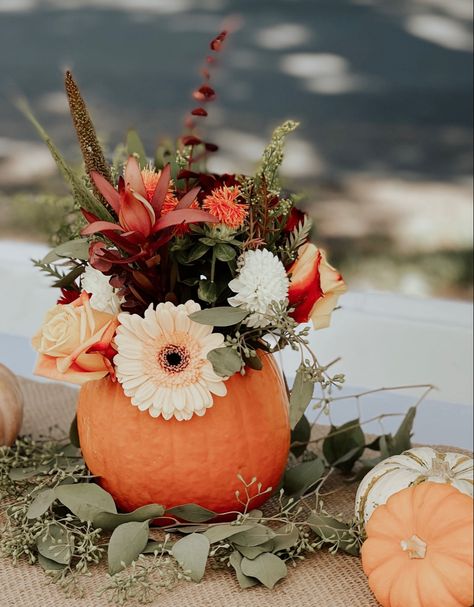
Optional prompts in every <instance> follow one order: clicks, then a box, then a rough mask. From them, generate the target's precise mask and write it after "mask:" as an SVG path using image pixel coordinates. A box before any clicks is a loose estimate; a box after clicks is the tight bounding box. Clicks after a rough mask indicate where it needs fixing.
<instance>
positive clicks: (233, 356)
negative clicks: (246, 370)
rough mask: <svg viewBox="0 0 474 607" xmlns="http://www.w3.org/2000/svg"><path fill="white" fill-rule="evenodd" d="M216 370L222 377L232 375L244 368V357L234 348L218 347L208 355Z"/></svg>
mask: <svg viewBox="0 0 474 607" xmlns="http://www.w3.org/2000/svg"><path fill="white" fill-rule="evenodd" d="M207 358H208V360H210V361H211V363H212V366H213V368H214V371H215V372H216V373H217V375H220V376H222V377H231V376H232V375H234V373H237V372H238V371H240V369H241V368H242V359H241V358H240V356H239V354H238V353H237V351H236V350H234V349H233V348H227V347H224V348H216V349H215V350H211V351H210V352H209V354H208V355H207Z"/></svg>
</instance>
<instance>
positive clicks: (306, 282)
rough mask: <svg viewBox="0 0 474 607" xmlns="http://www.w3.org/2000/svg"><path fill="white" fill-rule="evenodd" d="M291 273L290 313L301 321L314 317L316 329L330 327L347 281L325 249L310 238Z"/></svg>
mask: <svg viewBox="0 0 474 607" xmlns="http://www.w3.org/2000/svg"><path fill="white" fill-rule="evenodd" d="M288 274H289V275H290V288H289V290H288V298H289V301H290V306H291V307H292V308H294V310H293V312H291V314H290V316H291V317H292V318H294V319H295V320H296V321H297V322H307V321H308V320H310V319H311V320H312V322H313V326H314V328H315V329H323V328H324V327H328V326H329V324H330V320H331V313H332V311H333V310H334V308H335V307H336V306H337V301H338V299H339V295H341V294H342V293H344V292H345V291H346V285H345V283H344V280H343V278H342V276H341V275H340V274H339V272H338V271H337V270H335V269H334V268H333V267H332V266H330V265H329V264H328V262H327V261H326V254H325V252H324V251H322V250H321V249H318V248H317V247H316V246H315V245H314V244H312V243H310V242H308V243H306V244H304V245H302V246H301V247H300V248H299V251H298V258H297V259H296V261H295V262H294V263H293V265H292V266H291V267H290V268H289V270H288Z"/></svg>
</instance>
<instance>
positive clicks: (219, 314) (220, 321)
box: [189, 306, 249, 327]
mask: <svg viewBox="0 0 474 607" xmlns="http://www.w3.org/2000/svg"><path fill="white" fill-rule="evenodd" d="M248 314H249V313H248V312H247V311H246V310H243V309H242V308H232V307H231V306H218V307H216V308H207V309H206V310H200V311H199V312H193V313H192V314H190V315H189V318H190V319H191V320H194V322H198V323H200V324H201V325H211V326H213V327H232V326H234V325H237V324H239V322H242V321H243V320H244V318H246V317H247V316H248Z"/></svg>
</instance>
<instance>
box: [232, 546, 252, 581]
mask: <svg viewBox="0 0 474 607" xmlns="http://www.w3.org/2000/svg"><path fill="white" fill-rule="evenodd" d="M229 563H230V565H231V566H232V567H233V569H234V571H235V575H236V576H237V581H238V582H239V584H240V587H241V588H242V589H243V590H245V589H246V588H252V586H256V585H257V584H258V580H257V579H255V578H253V577H250V576H248V575H245V574H244V573H242V566H241V565H242V555H241V554H240V552H238V551H237V550H234V552H232V554H231V555H230V557H229Z"/></svg>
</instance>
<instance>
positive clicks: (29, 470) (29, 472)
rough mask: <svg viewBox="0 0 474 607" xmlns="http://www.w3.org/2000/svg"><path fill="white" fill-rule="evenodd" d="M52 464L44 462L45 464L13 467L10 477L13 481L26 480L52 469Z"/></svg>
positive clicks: (9, 473)
mask: <svg viewBox="0 0 474 607" xmlns="http://www.w3.org/2000/svg"><path fill="white" fill-rule="evenodd" d="M51 467H52V464H49V465H48V464H44V465H43V466H26V467H25V468H11V469H10V471H9V472H8V477H9V478H10V480H12V481H16V482H18V481H25V480H28V479H30V478H33V477H34V476H38V474H44V473H45V472H49V470H51Z"/></svg>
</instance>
